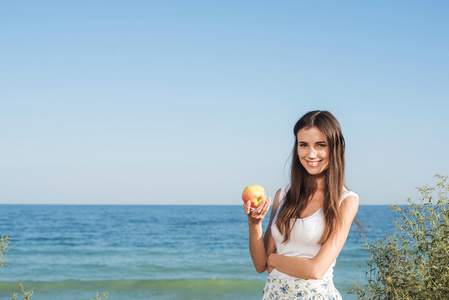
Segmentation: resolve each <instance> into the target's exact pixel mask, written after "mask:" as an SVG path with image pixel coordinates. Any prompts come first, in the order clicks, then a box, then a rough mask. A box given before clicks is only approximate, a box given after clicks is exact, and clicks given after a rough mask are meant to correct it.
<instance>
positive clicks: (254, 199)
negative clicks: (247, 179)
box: [242, 184, 267, 208]
mask: <svg viewBox="0 0 449 300" xmlns="http://www.w3.org/2000/svg"><path fill="white" fill-rule="evenodd" d="M266 198H267V196H266V195H265V189H264V188H263V187H262V186H260V185H258V184H254V185H249V186H247V187H246V188H245V189H244V190H243V194H242V199H243V201H244V202H248V201H250V202H251V207H253V208H256V207H258V206H259V205H260V203H261V202H262V201H264V200H265V199H266Z"/></svg>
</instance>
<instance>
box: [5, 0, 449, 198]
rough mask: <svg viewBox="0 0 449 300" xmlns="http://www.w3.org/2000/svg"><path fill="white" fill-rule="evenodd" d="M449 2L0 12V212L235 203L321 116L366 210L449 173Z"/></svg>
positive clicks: (275, 176) (9, 7)
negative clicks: (305, 123) (297, 132)
mask: <svg viewBox="0 0 449 300" xmlns="http://www.w3.org/2000/svg"><path fill="white" fill-rule="evenodd" d="M448 13H449V4H448V2H447V1H303V0H294V1H293V0H290V1H241V0H239V1H232V0H214V1H196V0H189V1H185V0H182V1H181V0H179V1H170V0H164V1H149V0H145V1H144V0H127V1H124V0H120V1H119V0H108V1H105V0H104V1H103V0H100V1H81V0H77V1H74V0H68V1H56V0H54V1H48V0H40V1H31V0H25V1H22V0H21V1H3V0H0V103H1V107H0V144H1V148H0V154H1V155H0V170H1V172H0V204H6V203H45V204H85V203H95V204H238V205H240V204H241V192H242V190H243V188H244V187H245V186H246V185H249V184H261V185H263V186H264V187H265V188H266V190H267V193H268V195H269V196H274V194H275V192H276V190H277V189H278V188H280V187H281V186H283V185H284V184H285V183H286V182H288V180H289V160H288V159H289V155H290V152H291V149H292V146H293V141H294V136H293V134H292V128H293V125H294V124H295V123H296V121H297V119H298V118H299V117H300V116H302V115H303V114H304V113H306V112H308V111H310V110H315V109H326V110H330V111H331V112H332V113H333V114H334V115H335V116H336V117H337V118H338V120H339V121H340V124H341V126H342V129H343V133H344V135H345V139H346V144H347V152H346V159H347V169H346V174H347V175H346V183H347V185H348V187H349V188H350V189H352V190H354V191H356V192H357V193H358V194H359V195H360V198H361V203H362V204H388V203H405V201H406V199H407V197H409V196H414V195H415V193H416V191H415V187H416V186H417V185H424V184H426V183H432V182H433V175H434V174H436V173H441V174H445V175H448V174H449V117H448V113H449V84H448V83H449V34H448V28H449V19H448V18H447V16H448Z"/></svg>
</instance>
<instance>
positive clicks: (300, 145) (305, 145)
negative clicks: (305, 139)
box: [299, 144, 307, 147]
mask: <svg viewBox="0 0 449 300" xmlns="http://www.w3.org/2000/svg"><path fill="white" fill-rule="evenodd" d="M299 147H307V144H299Z"/></svg>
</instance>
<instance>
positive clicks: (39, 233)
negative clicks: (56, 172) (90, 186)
mask: <svg viewBox="0 0 449 300" xmlns="http://www.w3.org/2000/svg"><path fill="white" fill-rule="evenodd" d="M392 216H393V213H392V212H391V211H389V210H388V207H387V206H361V207H360V209H359V212H358V214H357V219H358V220H359V221H360V222H361V223H362V224H363V226H364V228H365V231H366V234H367V237H368V239H369V240H375V239H377V238H380V237H382V236H384V235H386V234H387V233H390V232H391V231H392V230H393V227H394V224H393V221H392ZM266 225H267V221H266V220H265V221H264V226H266ZM0 235H3V236H5V235H8V236H9V237H11V238H12V242H11V244H10V246H9V248H10V251H9V252H7V253H6V254H5V256H4V258H7V259H8V260H7V261H6V263H5V264H6V265H7V266H8V267H1V268H0V299H10V298H11V295H12V293H13V292H17V291H18V290H19V286H18V284H19V283H20V282H21V281H23V284H24V286H25V288H26V289H31V288H34V295H33V296H32V298H31V299H33V300H81V299H86V300H87V299H94V297H95V296H96V294H97V291H98V292H100V293H101V292H103V291H108V292H109V298H108V299H115V300H118V299H121V300H122V299H123V300H127V299H260V297H261V291H262V289H263V286H264V283H265V279H266V276H267V273H263V274H258V273H257V272H256V271H255V269H254V267H253V265H252V261H251V258H250V255H249V250H248V226H247V218H246V215H245V214H244V213H243V209H242V207H241V206H240V205H238V206H93V205H92V206H89V205H85V206H70V205H67V206H65V205H0ZM361 242H362V238H361V237H360V236H359V235H358V233H357V230H356V228H355V227H354V228H353V229H352V230H351V232H350V234H349V237H348V240H347V242H346V245H345V247H344V248H343V250H342V252H341V253H340V256H339V258H338V259H337V264H336V266H335V268H334V283H335V286H336V287H337V289H338V290H339V291H340V293H341V294H342V296H343V299H355V297H354V296H352V295H348V294H347V291H348V289H349V288H350V287H351V286H352V284H353V282H354V280H357V281H358V282H364V275H363V272H362V270H361V269H360V267H359V266H362V267H363V266H364V264H365V262H366V260H367V258H368V256H369V254H368V252H367V251H366V250H365V249H363V247H362V246H361Z"/></svg>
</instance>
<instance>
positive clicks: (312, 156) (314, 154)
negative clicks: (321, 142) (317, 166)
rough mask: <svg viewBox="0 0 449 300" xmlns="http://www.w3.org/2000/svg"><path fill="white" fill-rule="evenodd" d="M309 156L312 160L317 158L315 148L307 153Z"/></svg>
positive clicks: (311, 148)
mask: <svg viewBox="0 0 449 300" xmlns="http://www.w3.org/2000/svg"><path fill="white" fill-rule="evenodd" d="M307 156H308V157H310V158H314V157H316V150H315V149H314V148H313V147H310V148H309V153H307Z"/></svg>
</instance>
